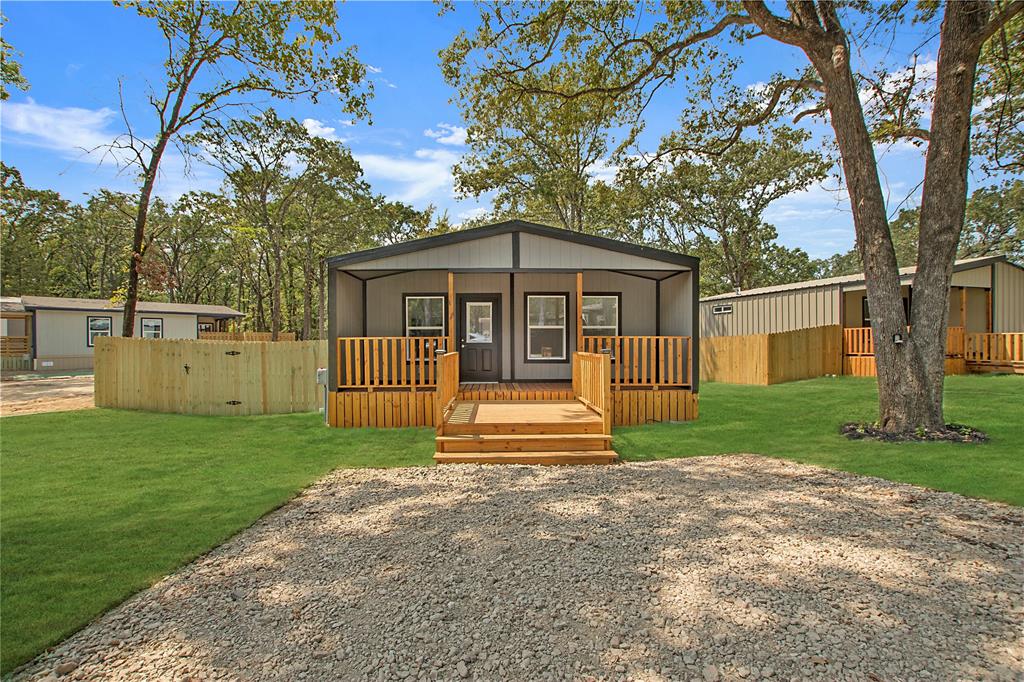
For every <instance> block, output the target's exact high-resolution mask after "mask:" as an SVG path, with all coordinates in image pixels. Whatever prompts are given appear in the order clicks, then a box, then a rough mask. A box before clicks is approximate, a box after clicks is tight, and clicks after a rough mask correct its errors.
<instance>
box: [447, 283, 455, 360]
mask: <svg viewBox="0 0 1024 682" xmlns="http://www.w3.org/2000/svg"><path fill="white" fill-rule="evenodd" d="M447 350H448V352H449V353H452V352H454V351H455V273H454V272H452V271H451V270H449V271H448V349H447Z"/></svg>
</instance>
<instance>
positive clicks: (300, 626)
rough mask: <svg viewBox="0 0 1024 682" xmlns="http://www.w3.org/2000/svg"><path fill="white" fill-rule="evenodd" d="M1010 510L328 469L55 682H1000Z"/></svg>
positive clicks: (567, 474)
mask: <svg viewBox="0 0 1024 682" xmlns="http://www.w3.org/2000/svg"><path fill="white" fill-rule="evenodd" d="M1022 530H1024V513H1022V511H1021V510H1019V509H1016V508H1012V507H1005V506H1001V505H996V504H991V503H985V502H979V501H975V500H969V499H965V498H963V497H960V496H957V495H952V494H946V493H935V492H929V491H926V490H923V489H920V488H915V487H912V486H908V485H899V484H892V483H888V482H885V481H880V480H877V479H871V478H864V477H858V476H854V475H850V474H843V473H837V472H832V471H827V470H823V469H818V468H813V467H808V466H801V465H796V464H792V463H787V462H782V461H776V460H770V459H763V458H757V457H708V458H697V459H687V460H675V461H668V462H660V463H652V464H630V465H623V466H613V467H588V468H585V467H579V468H537V467H511V466H507V467H473V466H446V467H439V468H418V469H416V468H414V469H396V470H390V471H388V470H363V471H339V472H336V473H334V474H332V475H330V476H328V477H327V478H325V479H324V480H322V481H321V482H319V483H318V484H316V485H315V486H313V487H312V488H310V489H309V490H307V491H306V492H305V493H304V494H303V495H302V496H301V497H299V498H298V499H296V500H295V501H294V502H293V503H291V504H289V505H287V506H286V507H284V508H283V509H281V510H280V511H278V512H276V513H274V514H271V515H269V516H268V517H266V518H265V519H263V520H262V521H260V522H259V523H257V524H256V525H255V526H253V527H252V528H250V529H249V530H246V531H245V532H243V533H241V534H240V535H238V536H237V537H235V538H234V539H233V540H232V541H230V542H228V543H227V544H225V545H223V546H222V547H220V548H218V549H216V550H215V551H213V552H212V553H210V554H209V555H207V556H205V557H203V558H201V559H199V560H198V561H196V562H195V563H193V564H191V565H189V566H188V567H186V568H185V569H184V570H182V571H181V572H179V573H178V574H176V575H174V576H172V577H170V578H168V579H166V580H164V581H162V582H161V583H159V584H157V585H156V586H155V587H153V588H152V589H150V590H147V591H146V592H144V593H142V594H140V595H138V596H137V597H135V598H133V599H131V600H129V601H128V602H127V603H125V604H124V605H122V606H121V607H119V608H117V609H114V610H113V611H111V612H110V613H108V614H107V615H106V616H104V617H102V618H101V619H100V620H98V621H97V622H96V623H95V624H93V625H92V626H90V627H88V628H86V629H85V630H83V631H82V632H80V633H79V634H78V635H76V636H75V637H73V638H71V639H70V640H68V641H67V642H65V643H64V644H62V645H61V646H59V647H57V648H56V649H55V650H54V651H53V652H51V653H49V654H46V655H45V656H44V657H42V658H40V659H38V660H37V661H35V662H34V663H33V664H32V667H30V668H29V669H28V670H26V671H23V672H22V675H23V676H24V677H28V678H41V677H44V676H46V675H48V674H53V673H54V671H56V670H57V668H58V666H64V667H61V668H60V671H61V672H62V673H63V672H65V671H66V670H69V669H71V668H73V670H71V671H70V673H69V674H68V675H67V677H66V678H65V679H69V678H74V677H78V678H81V679H85V678H87V679H95V678H109V679H186V678H188V677H192V678H193V679H197V678H199V679H201V678H204V677H209V678H238V679H268V680H293V679H303V678H305V679H310V680H320V679H374V680H376V679H401V678H405V679H460V678H479V679H492V680H497V679H501V680H508V679H518V680H544V679H583V680H587V679H594V678H598V679H634V680H679V679H681V680H689V679H698V680H716V679H723V680H725V679H746V680H752V679H757V678H764V679H786V680H788V679H792V678H812V679H829V680H833V679H860V680H864V679H868V680H908V679H939V680H948V679H1006V680H1009V679H1012V678H1019V676H1020V675H1021V674H1022V660H1024V652H1022V644H1021V622H1022V587H1021V576H1022V573H1021V569H1022V561H1021V558H1022V549H1024V547H1022V542H1024V532H1022Z"/></svg>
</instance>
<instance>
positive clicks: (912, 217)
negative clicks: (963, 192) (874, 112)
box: [824, 180, 1024, 275]
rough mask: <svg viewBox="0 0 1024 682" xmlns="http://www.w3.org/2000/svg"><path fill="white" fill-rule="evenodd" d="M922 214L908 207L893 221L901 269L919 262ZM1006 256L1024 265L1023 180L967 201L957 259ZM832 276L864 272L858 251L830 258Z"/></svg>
mask: <svg viewBox="0 0 1024 682" xmlns="http://www.w3.org/2000/svg"><path fill="white" fill-rule="evenodd" d="M920 222H921V212H920V210H918V209H917V208H905V209H903V210H901V211H900V212H899V214H898V215H897V216H896V217H895V218H894V219H893V220H891V221H889V229H890V230H891V231H892V240H893V247H894V248H895V250H896V259H897V261H898V262H899V264H900V266H901V267H905V266H909V265H913V264H914V263H916V262H917V248H918V242H919V240H920V229H919V226H920ZM996 255H1001V256H1007V257H1008V258H1009V259H1010V260H1012V261H1014V262H1017V263H1024V181H1022V180H1008V181H1006V182H1004V183H1003V184H1001V185H995V186H989V187H980V188H978V189H976V190H974V192H973V193H972V194H971V198H970V199H969V200H968V202H967V215H966V217H965V219H964V230H963V232H962V233H961V234H960V246H959V247H958V248H957V258H979V257H981V256H996ZM824 269H825V271H826V272H827V273H828V274H830V275H852V274H855V273H858V272H864V265H863V263H861V260H860V254H859V252H858V250H857V249H856V248H854V249H851V250H850V251H847V252H846V253H842V254H836V255H835V256H832V257H831V258H830V259H828V263H827V265H826V266H825V268H824Z"/></svg>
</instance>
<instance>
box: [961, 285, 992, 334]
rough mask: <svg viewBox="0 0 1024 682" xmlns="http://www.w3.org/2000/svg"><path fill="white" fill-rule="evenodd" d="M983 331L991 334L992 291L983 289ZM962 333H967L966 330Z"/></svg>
mask: <svg viewBox="0 0 1024 682" xmlns="http://www.w3.org/2000/svg"><path fill="white" fill-rule="evenodd" d="M985 331H987V332H988V333H989V334H991V333H992V289H985ZM964 333H965V334H966V333H967V330H966V329H964Z"/></svg>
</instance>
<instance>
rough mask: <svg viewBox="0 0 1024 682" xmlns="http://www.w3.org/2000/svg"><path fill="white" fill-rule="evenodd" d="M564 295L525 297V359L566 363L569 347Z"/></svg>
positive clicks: (566, 302) (566, 298)
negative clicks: (567, 348) (567, 347)
mask: <svg viewBox="0 0 1024 682" xmlns="http://www.w3.org/2000/svg"><path fill="white" fill-rule="evenodd" d="M567 308H568V296H566V295H565V294H529V295H527V297H526V359H527V360H534V361H541V362H543V361H551V360H565V359H566V358H567V357H568V356H567V354H566V346H567V345H568V334H567V327H566V324H565V320H566V309H567Z"/></svg>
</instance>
